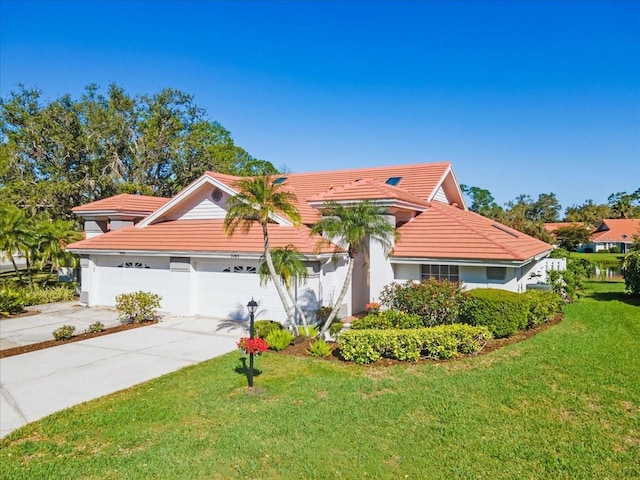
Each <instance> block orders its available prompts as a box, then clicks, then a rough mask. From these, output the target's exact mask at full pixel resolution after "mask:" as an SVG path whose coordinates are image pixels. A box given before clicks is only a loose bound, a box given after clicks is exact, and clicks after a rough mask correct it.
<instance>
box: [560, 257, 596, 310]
mask: <svg viewBox="0 0 640 480" xmlns="http://www.w3.org/2000/svg"><path fill="white" fill-rule="evenodd" d="M549 257H551V258H566V259H567V268H566V270H564V271H559V270H552V271H550V272H549V283H550V284H551V285H552V286H553V291H554V292H556V293H558V294H559V295H561V296H562V298H564V299H566V300H568V301H571V300H573V299H574V298H575V296H576V295H578V294H579V293H580V292H581V291H582V289H583V288H584V282H585V281H586V280H588V279H589V278H591V277H592V276H593V275H594V273H595V271H596V264H595V263H594V262H591V261H590V260H587V259H586V258H575V257H572V256H571V255H570V254H569V252H567V251H566V250H562V249H560V248H556V249H555V250H553V251H552V252H551V254H550V255H549Z"/></svg>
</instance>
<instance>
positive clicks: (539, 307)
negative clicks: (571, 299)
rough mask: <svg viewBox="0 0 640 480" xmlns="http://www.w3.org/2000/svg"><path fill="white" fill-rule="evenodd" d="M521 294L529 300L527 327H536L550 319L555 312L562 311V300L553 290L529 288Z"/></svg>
mask: <svg viewBox="0 0 640 480" xmlns="http://www.w3.org/2000/svg"><path fill="white" fill-rule="evenodd" d="M522 295H524V296H525V298H526V299H527V300H528V301H529V317H528V321H527V328H533V327H537V326H538V325H542V324H543V323H545V322H548V321H549V320H552V319H553V317H554V316H555V315H556V313H558V312H561V311H562V305H564V301H563V300H562V297H561V296H560V295H558V294H557V293H555V292H545V291H540V290H529V291H528V292H526V293H523V294H522Z"/></svg>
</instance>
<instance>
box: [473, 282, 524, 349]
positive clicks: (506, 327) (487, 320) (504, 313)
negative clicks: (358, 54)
mask: <svg viewBox="0 0 640 480" xmlns="http://www.w3.org/2000/svg"><path fill="white" fill-rule="evenodd" d="M470 293H471V297H470V299H469V301H468V302H467V304H466V306H465V309H464V311H463V313H462V316H461V321H462V322H463V323H467V324H469V325H483V326H485V327H487V328H488V329H489V331H490V332H491V334H492V335H493V336H494V337H496V338H502V337H510V336H511V335H513V334H514V333H516V332H517V331H518V330H524V329H525V328H526V327H527V325H528V322H529V302H528V300H527V298H526V297H525V296H524V295H521V294H519V293H514V292H509V291H507V290H500V289H497V288H477V289H474V290H471V292H470Z"/></svg>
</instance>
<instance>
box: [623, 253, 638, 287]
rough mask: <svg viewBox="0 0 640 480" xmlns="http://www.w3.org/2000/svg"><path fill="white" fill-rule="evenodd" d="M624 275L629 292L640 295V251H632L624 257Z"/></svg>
mask: <svg viewBox="0 0 640 480" xmlns="http://www.w3.org/2000/svg"><path fill="white" fill-rule="evenodd" d="M622 276H623V277H624V285H625V288H626V290H627V292H629V293H631V294H632V295H640V251H636V252H631V253H629V254H627V255H626V256H625V257H624V261H623V262H622Z"/></svg>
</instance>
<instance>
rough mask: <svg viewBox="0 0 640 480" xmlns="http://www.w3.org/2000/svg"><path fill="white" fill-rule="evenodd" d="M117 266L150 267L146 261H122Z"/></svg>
mask: <svg viewBox="0 0 640 480" xmlns="http://www.w3.org/2000/svg"><path fill="white" fill-rule="evenodd" d="M118 268H151V267H150V266H149V265H147V264H146V263H140V262H124V263H121V264H120V265H118Z"/></svg>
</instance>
